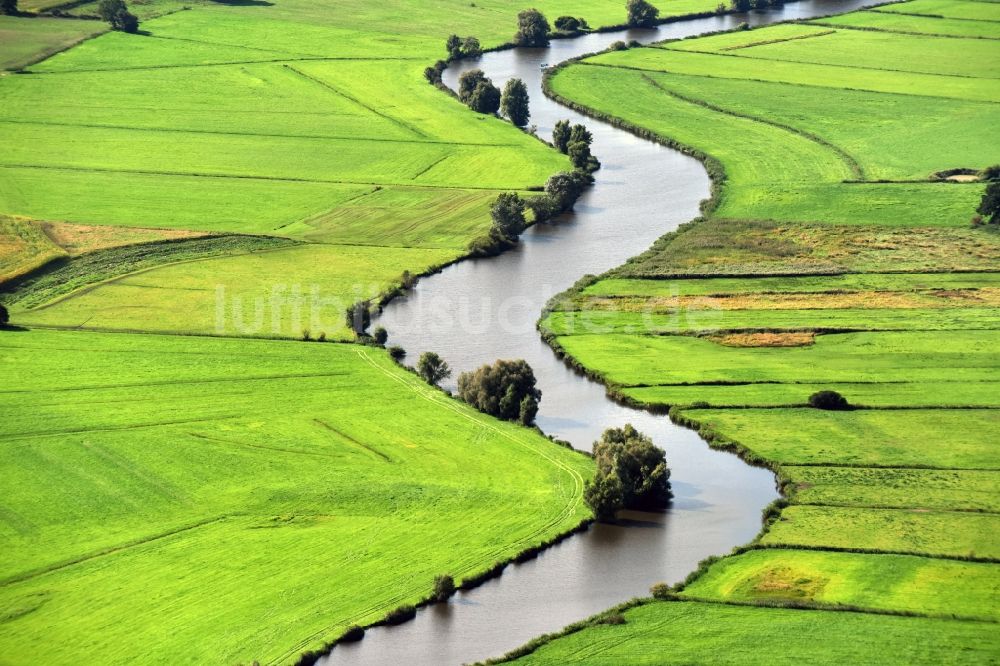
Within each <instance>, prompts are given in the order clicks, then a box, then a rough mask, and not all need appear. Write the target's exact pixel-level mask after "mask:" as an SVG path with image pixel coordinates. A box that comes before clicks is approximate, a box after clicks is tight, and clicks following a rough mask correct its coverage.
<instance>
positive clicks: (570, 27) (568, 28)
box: [555, 16, 580, 32]
mask: <svg viewBox="0 0 1000 666" xmlns="http://www.w3.org/2000/svg"><path fill="white" fill-rule="evenodd" d="M555 26H556V30H561V31H562V32H576V31H577V30H579V29H580V20H579V19H577V18H574V17H572V16H560V17H559V18H557V19H556V22H555Z"/></svg>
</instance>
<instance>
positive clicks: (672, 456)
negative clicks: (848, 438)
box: [321, 0, 870, 666]
mask: <svg viewBox="0 0 1000 666" xmlns="http://www.w3.org/2000/svg"><path fill="white" fill-rule="evenodd" d="M863 4H864V2H863V1H862V0H805V1H802V2H797V3H794V4H789V5H787V6H785V7H783V8H780V9H774V10H769V11H767V12H753V13H749V14H745V15H728V16H719V17H712V18H707V19H698V20H692V21H684V22H678V23H671V24H666V25H663V26H661V27H659V28H658V29H652V30H629V31H623V32H618V33H603V34H591V35H586V36H582V37H579V38H575V39H566V40H557V41H553V42H552V45H551V46H550V47H548V48H521V49H514V50H509V51H501V52H496V53H489V54H486V55H484V56H483V57H482V58H480V59H479V60H475V61H463V62H459V63H456V64H454V65H452V66H451V67H450V68H449V69H448V70H447V71H446V72H445V82H446V83H447V84H448V85H449V86H450V87H452V88H457V82H458V77H459V76H460V75H461V74H462V73H463V72H464V71H467V70H469V69H476V68H481V69H483V70H484V71H485V72H486V74H487V76H489V77H490V78H492V79H493V82H494V84H496V85H498V86H499V87H503V85H504V83H505V82H506V81H507V80H508V79H510V78H513V77H518V78H521V79H522V80H524V82H525V83H526V84H527V86H528V90H529V93H530V95H531V121H530V122H531V124H534V125H536V126H537V128H538V133H539V135H540V136H546V137H547V136H550V135H551V132H552V126H553V125H554V123H555V122H556V121H557V120H560V119H563V118H567V119H569V120H570V121H572V122H582V123H584V124H586V125H587V127H588V128H590V130H591V131H592V132H593V134H594V144H593V152H594V154H595V155H596V156H597V157H598V158H599V159H600V160H601V162H602V164H603V168H602V169H601V170H600V171H598V172H597V174H596V178H597V182H596V184H595V186H594V187H593V188H591V189H589V190H588V191H587V192H586V193H585V194H584V196H583V197H581V199H580V200H579V201H578V202H577V205H576V209H575V211H574V212H572V213H570V214H566V215H563V216H561V217H560V218H559V219H558V220H556V221H555V222H554V223H552V224H542V225H537V226H535V227H533V228H531V229H529V230H528V231H527V232H526V233H525V234H524V236H523V237H522V240H521V242H520V243H519V245H518V246H517V248H515V249H514V250H511V251H509V252H507V253H505V254H503V255H501V256H499V257H494V258H489V259H477V260H469V261H465V262H462V263H459V264H456V265H454V266H452V267H450V268H448V269H446V270H444V271H443V272H441V273H440V274H437V275H434V276H431V277H429V278H425V279H422V280H420V282H419V284H418V285H417V287H416V288H415V289H414V290H413V291H412V292H411V293H410V294H409V295H407V296H406V297H404V298H399V299H396V300H394V301H393V302H392V303H390V304H389V306H388V307H387V308H386V310H385V312H384V313H383V314H382V315H381V316H380V318H379V321H378V323H379V324H380V325H382V326H385V327H386V329H387V330H388V331H389V335H390V343H391V344H398V345H401V346H402V347H404V348H405V349H406V351H407V353H408V356H409V358H410V359H411V360H415V359H416V357H417V356H418V355H419V354H420V353H421V352H423V351H426V350H432V351H436V352H438V353H440V354H441V355H442V356H443V357H444V358H445V359H446V360H447V361H448V363H449V364H450V365H451V367H452V370H453V372H454V375H455V376H457V375H458V373H460V372H462V371H465V370H470V369H473V368H476V367H478V366H480V365H482V364H484V363H492V362H493V361H494V360H496V359H498V358H523V359H526V360H527V361H528V363H530V364H531V366H532V368H534V371H535V375H536V376H537V378H538V382H539V386H540V388H541V389H542V393H543V396H542V401H541V409H540V412H539V415H538V425H539V426H540V427H541V428H542V430H544V431H545V432H546V433H547V434H550V435H554V436H556V437H558V438H561V439H565V440H568V441H570V442H571V443H572V444H573V445H574V446H575V447H577V448H580V449H584V450H589V449H590V446H591V443H592V442H593V441H594V440H595V439H596V438H597V437H598V436H599V435H600V433H601V431H602V430H604V429H605V428H608V427H611V426H620V425H622V424H625V423H632V424H633V425H635V426H636V427H637V428H638V429H639V430H640V431H642V432H644V433H646V434H648V435H650V436H651V437H652V438H653V440H654V441H655V442H656V444H657V445H658V446H661V447H663V448H664V449H665V450H666V453H667V461H668V463H669V464H670V467H671V469H672V470H673V477H672V484H673V488H674V493H675V500H674V502H673V504H672V506H671V507H670V509H669V510H668V511H666V512H664V513H656V514H649V513H637V512H632V513H628V514H627V515H626V516H625V520H624V521H623V522H622V523H621V524H618V525H595V526H594V527H592V528H591V529H589V530H587V531H586V532H583V533H581V534H578V535H576V536H573V537H572V538H570V539H567V540H566V541H563V542H562V543H560V544H559V545H557V546H555V547H553V548H550V549H548V550H546V551H544V552H543V553H542V554H541V555H540V556H539V557H538V558H536V559H534V560H530V561H528V562H525V563H523V564H515V565H511V566H509V567H508V568H507V569H506V570H505V571H504V573H503V575H502V576H501V577H499V578H496V579H493V580H491V581H489V582H487V583H485V584H484V585H482V586H480V587H478V588H476V589H474V590H470V591H467V592H460V593H458V594H457V595H456V596H454V597H453V598H452V599H451V601H450V602H449V603H447V604H435V605H432V606H429V607H427V608H424V609H421V610H420V611H419V612H418V614H417V618H416V619H415V620H413V621H411V622H408V623H405V624H403V625H400V626H396V627H379V628H375V629H371V630H369V631H368V633H367V635H366V636H365V639H364V640H363V641H361V642H360V643H355V644H344V645H340V646H337V647H336V648H335V649H334V650H333V651H332V652H331V653H330V655H328V656H327V657H326V658H325V659H324V660H323V661H322V662H321V663H324V664H351V665H391V666H400V665H402V664H406V665H427V666H439V665H444V664H461V663H467V662H472V661H477V660H481V659H485V658H488V657H493V656H499V655H501V654H503V653H505V652H507V651H508V650H511V649H513V648H515V647H517V646H519V645H521V644H523V643H525V642H526V641H528V640H529V639H531V638H533V637H535V636H538V635H540V634H544V633H547V632H552V631H557V630H559V629H560V628H562V627H563V626H565V625H567V624H569V623H571V622H574V621H576V620H580V619H582V618H585V617H587V616H589V615H592V614H594V613H596V612H599V611H601V610H604V609H607V608H609V607H611V606H614V605H615V604H618V603H620V602H622V601H624V600H626V599H629V598H631V597H635V596H645V595H646V594H648V590H649V587H650V585H652V584H653V583H656V582H659V581H665V582H670V583H672V582H676V581H679V580H681V579H683V578H684V577H685V576H686V575H687V574H688V573H689V572H690V571H692V570H693V569H694V568H695V567H696V565H697V563H698V562H699V561H700V560H702V559H704V558H705V557H707V556H709V555H714V554H723V553H726V552H728V551H729V550H730V549H731V548H733V547H734V546H736V545H739V544H742V543H746V542H747V541H750V540H751V539H752V538H753V537H754V535H756V533H757V532H758V531H759V530H760V525H761V510H762V509H763V508H764V507H765V506H766V505H767V504H768V503H770V502H771V501H772V500H774V499H775V498H776V497H777V492H776V490H775V481H774V477H773V475H772V474H771V473H770V472H768V471H766V470H763V469H758V468H754V467H751V466H749V465H747V464H745V463H744V462H742V461H741V460H740V459H738V458H737V457H736V456H734V455H731V454H728V453H723V452H719V451H714V450H712V449H710V448H709V447H708V445H707V444H706V443H705V442H704V441H702V440H701V439H700V438H699V437H698V436H697V434H695V433H694V432H692V431H690V430H687V429H685V428H681V427H678V426H675V425H674V424H672V423H671V422H670V420H669V419H668V418H667V417H665V416H657V415H653V414H649V413H646V412H643V411H637V410H633V409H629V408H627V407H623V406H621V405H618V404H616V403H614V402H612V401H611V400H609V399H608V398H607V397H606V396H605V391H604V387H603V386H601V385H600V384H597V383H594V382H592V381H590V380H589V379H586V378H584V377H582V376H580V375H579V374H577V373H575V372H574V371H572V370H571V369H569V368H568V367H567V366H566V365H565V364H564V363H563V362H562V361H561V360H560V359H559V358H557V357H556V356H555V354H554V353H553V352H552V350H551V349H550V348H549V347H548V346H547V345H546V344H545V343H544V342H543V341H542V340H541V339H540V337H539V335H538V332H537V331H536V330H535V322H536V321H537V319H538V317H539V313H540V311H541V309H542V307H543V306H544V304H545V302H546V301H547V300H548V299H549V298H550V297H551V296H553V295H555V294H557V293H559V292H562V291H564V290H565V289H566V288H568V287H569V286H570V285H572V284H573V283H574V282H576V281H577V280H578V279H579V278H580V277H582V276H583V275H585V274H587V273H595V274H596V273H601V272H604V271H606V270H608V269H610V268H613V267H614V266H617V265H619V264H621V263H623V262H624V261H625V260H626V259H627V258H629V257H631V256H633V255H636V254H638V253H640V252H642V251H643V250H645V249H646V248H648V247H649V246H650V245H651V244H652V242H653V241H654V240H656V238H658V237H659V236H661V235H662V234H664V233H666V232H667V231H670V230H672V229H674V228H675V227H677V226H678V225H679V224H681V223H683V222H686V221H688V220H690V219H691V218H693V217H695V216H696V215H697V214H698V203H699V202H700V201H701V200H702V199H704V198H706V197H707V196H708V193H709V180H708V176H707V174H706V173H705V170H704V169H703V168H702V166H701V164H700V163H698V162H697V161H695V160H694V159H692V158H690V157H687V156H685V155H682V154H681V153H678V152H676V151H673V150H670V149H668V148H664V147H662V146H659V145H656V144H653V143H650V142H648V141H644V140H642V139H639V138H636V137H635V136H633V135H631V134H628V133H627V132H624V131H622V130H619V129H615V128H613V127H611V126H608V125H605V124H603V123H600V122H598V121H596V120H592V119H590V118H585V117H583V116H580V115H578V114H576V113H575V112H573V111H571V110H569V109H566V108H565V107H562V106H560V105H558V104H557V103H555V102H553V101H551V100H549V99H547V98H546V97H545V96H544V95H543V94H542V92H541V78H542V76H541V74H542V72H541V65H542V64H543V63H548V64H555V63H558V62H561V61H564V60H566V59H568V58H572V57H575V56H578V55H581V54H585V53H591V52H594V51H599V50H602V49H604V48H606V47H607V46H608V45H609V44H610V43H612V42H614V41H616V40H620V39H624V40H626V41H628V40H632V39H635V40H637V41H639V42H643V43H648V42H653V41H659V40H663V39H668V38H674V37H684V36H688V35H695V34H700V33H704V32H709V31H713V30H723V29H728V28H732V27H734V26H735V25H736V24H738V23H740V22H742V21H746V22H747V23H750V24H751V25H759V24H765V23H772V22H775V21H781V20H787V19H793V18H807V17H811V16H820V15H826V14H832V13H839V12H845V11H849V10H852V9H856V8H858V7H861V6H863ZM869 4H870V3H869ZM451 382H452V383H451V385H450V386H449V385H448V384H447V383H446V384H445V386H446V387H447V388H452V389H453V388H454V380H451ZM497 473H498V474H502V473H503V471H502V470H497Z"/></svg>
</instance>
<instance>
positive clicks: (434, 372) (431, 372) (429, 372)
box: [417, 351, 451, 386]
mask: <svg viewBox="0 0 1000 666" xmlns="http://www.w3.org/2000/svg"><path fill="white" fill-rule="evenodd" d="M417 374H419V375H420V376H421V377H423V378H424V381H426V382H427V383H428V384H430V385H431V386H437V385H438V382H440V381H441V380H442V379H446V378H447V377H450V376H451V368H450V367H448V364H447V363H445V361H444V359H443V358H441V357H440V356H438V355H437V354H436V353H435V352H432V351H428V352H424V353H423V354H421V355H420V358H419V359H418V360H417Z"/></svg>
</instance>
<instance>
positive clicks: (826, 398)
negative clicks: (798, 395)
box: [809, 391, 850, 411]
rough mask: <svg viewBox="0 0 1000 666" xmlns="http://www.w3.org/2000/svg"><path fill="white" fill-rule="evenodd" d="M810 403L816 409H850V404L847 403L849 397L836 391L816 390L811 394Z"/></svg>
mask: <svg viewBox="0 0 1000 666" xmlns="http://www.w3.org/2000/svg"><path fill="white" fill-rule="evenodd" d="M809 405H810V406H812V407H815V408H816V409H829V410H835V411H841V410H845V409H850V405H848V404H847V398H845V397H844V396H842V395H840V394H839V393H837V392H836V391H816V392H815V393H813V394H812V395H811V396H809Z"/></svg>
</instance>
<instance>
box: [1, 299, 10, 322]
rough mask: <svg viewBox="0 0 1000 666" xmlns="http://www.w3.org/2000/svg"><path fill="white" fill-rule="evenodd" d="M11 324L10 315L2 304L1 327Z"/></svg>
mask: <svg viewBox="0 0 1000 666" xmlns="http://www.w3.org/2000/svg"><path fill="white" fill-rule="evenodd" d="M9 323H10V313H9V312H7V308H6V307H5V306H4V305H2V304H0V326H6V325H7V324H9Z"/></svg>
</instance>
